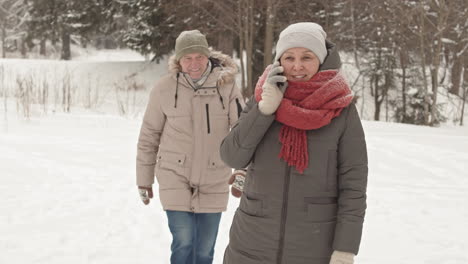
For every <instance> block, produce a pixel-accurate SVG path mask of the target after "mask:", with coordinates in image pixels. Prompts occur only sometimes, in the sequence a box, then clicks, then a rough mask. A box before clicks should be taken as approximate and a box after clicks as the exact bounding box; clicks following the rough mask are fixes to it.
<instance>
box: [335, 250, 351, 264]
mask: <svg viewBox="0 0 468 264" xmlns="http://www.w3.org/2000/svg"><path fill="white" fill-rule="evenodd" d="M353 263H354V254H353V253H349V252H343V251H337V250H335V251H333V254H332V255H331V259H330V264H353Z"/></svg>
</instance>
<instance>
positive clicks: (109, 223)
mask: <svg viewBox="0 0 468 264" xmlns="http://www.w3.org/2000/svg"><path fill="white" fill-rule="evenodd" d="M9 116H10V118H9V119H8V124H6V121H5V120H4V118H3V117H2V118H1V119H0V120H1V121H0V212H1V214H0V234H1V235H0V252H1V253H0V263H8V264H13V263H18V264H20V263H21V264H23V263H25V264H30V263H47V264H53V263H57V264H63V263H68V264H78V263H99V264H104V263H112V264H114V263H135V264H137V263H142V264H143V263H145V264H146V263H158V264H168V263H169V255H170V253H169V252H170V249H169V248H170V242H171V237H170V233H169V230H168V227H167V220H166V216H165V214H164V212H163V211H162V209H161V206H160V204H159V201H158V200H157V199H154V200H152V202H151V204H150V205H149V206H144V205H143V204H142V203H141V201H140V200H139V197H138V194H137V190H136V187H135V169H134V167H135V152H136V141H137V136H138V131H139V126H140V122H141V120H140V119H127V118H124V117H119V116H116V115H107V114H94V113H91V112H89V111H85V110H83V111H75V112H74V113H72V114H63V113H56V114H54V115H48V116H43V117H33V118H32V119H31V120H30V121H22V119H20V118H15V116H14V114H13V113H10V114H9ZM364 127H365V131H366V136H367V142H368V151H369V188H368V197H369V198H368V210H367V217H366V221H365V228H364V234H363V240H362V245H361V252H360V254H359V256H358V257H357V258H356V263H357V264H396V263H397V264H466V263H468V254H467V253H466V252H468V242H467V241H468V239H467V238H468V228H466V224H467V223H468V206H467V205H466V202H467V201H468V199H467V198H468V177H467V176H468V175H467V172H466V171H467V169H468V166H467V164H468V151H467V150H468V129H467V128H459V127H442V128H428V127H418V126H411V125H400V124H389V123H382V122H367V121H364ZM156 189H157V188H156ZM156 197H157V193H156ZM237 206H238V200H235V199H231V200H230V203H229V209H228V211H227V213H224V214H223V217H222V223H221V227H220V232H219V236H218V243H217V246H216V252H215V262H214V263H215V264H219V263H221V262H222V255H223V252H224V248H225V247H226V245H227V243H228V233H229V227H230V224H231V221H232V217H233V213H234V211H235V209H236V207H237Z"/></svg>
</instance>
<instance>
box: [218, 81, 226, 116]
mask: <svg viewBox="0 0 468 264" xmlns="http://www.w3.org/2000/svg"><path fill="white" fill-rule="evenodd" d="M216 91H218V95H219V101H220V102H221V106H222V107H223V110H224V109H225V108H224V100H223V97H222V96H221V93H220V92H219V85H218V82H216Z"/></svg>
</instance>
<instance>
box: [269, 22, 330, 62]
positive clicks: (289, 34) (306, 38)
mask: <svg viewBox="0 0 468 264" xmlns="http://www.w3.org/2000/svg"><path fill="white" fill-rule="evenodd" d="M326 36H327V34H326V33H325V31H323V29H322V27H321V26H320V25H319V24H316V23H312V22H301V23H296V24H291V25H289V26H288V27H287V28H285V29H284V30H283V31H282V32H281V33H280V36H279V39H278V42H277V43H276V55H275V61H277V60H279V59H280V58H281V56H282V55H283V53H284V52H285V51H286V50H288V49H291V48H306V49H308V50H310V51H312V52H313V53H314V54H315V55H316V56H317V58H318V59H319V61H320V64H322V63H323V61H324V60H325V57H326V56H327V48H326V45H325V39H326Z"/></svg>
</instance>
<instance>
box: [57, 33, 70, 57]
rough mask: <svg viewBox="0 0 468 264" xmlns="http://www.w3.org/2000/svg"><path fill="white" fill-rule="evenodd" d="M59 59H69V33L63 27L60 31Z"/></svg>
mask: <svg viewBox="0 0 468 264" xmlns="http://www.w3.org/2000/svg"><path fill="white" fill-rule="evenodd" d="M60 59H61V60H70V59H71V52H70V34H68V32H66V30H64V29H63V31H62V56H61V57H60Z"/></svg>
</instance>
